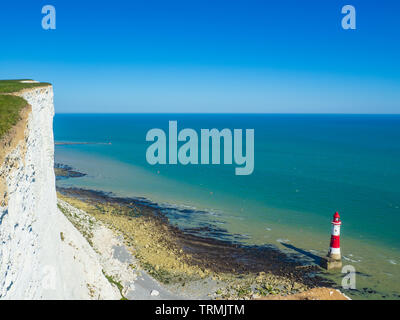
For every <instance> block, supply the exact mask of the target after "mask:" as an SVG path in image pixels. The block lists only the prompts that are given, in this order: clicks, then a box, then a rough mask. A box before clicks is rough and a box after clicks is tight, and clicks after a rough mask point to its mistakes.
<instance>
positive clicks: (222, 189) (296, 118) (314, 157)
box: [54, 114, 400, 298]
mask: <svg viewBox="0 0 400 320" xmlns="http://www.w3.org/2000/svg"><path fill="white" fill-rule="evenodd" d="M169 120H177V121H178V130H180V129H183V128H193V129H195V130H196V131H198V132H199V131H200V129H201V128H209V129H211V128H217V129H223V128H229V129H234V128H240V129H246V128H249V129H254V130H255V169H254V172H253V174H252V175H249V176H236V175H235V170H234V168H235V167H236V165H188V166H183V165H155V166H151V165H149V164H148V163H147V162H146V157H145V155H146V149H147V147H148V146H149V145H150V142H146V141H145V137H146V133H147V131H148V130H150V129H152V128H162V129H164V131H165V132H168V121H169ZM54 132H55V140H56V141H69V142H100V143H104V142H111V144H87V145H68V146H66V145H64V146H57V147H56V161H57V162H61V163H64V164H69V165H71V166H73V167H74V168H75V169H77V170H81V171H83V172H85V173H88V176H86V177H83V178H76V179H69V180H63V181H59V182H58V183H59V184H60V185H63V186H78V187H86V188H92V189H99V190H105V191H112V192H114V193H115V194H118V195H123V196H144V197H147V198H149V199H151V200H152V201H155V202H158V203H164V204H165V206H179V207H180V208H191V209H194V208H196V209H197V210H198V211H197V213H196V211H193V213H192V215H191V216H190V219H188V218H187V215H185V217H184V218H183V217H182V216H181V215H179V214H171V219H172V220H173V222H174V223H177V224H178V225H179V224H180V225H181V226H183V227H185V226H189V225H202V224H203V225H204V224H206V223H207V222H210V223H212V224H214V225H216V226H219V227H220V228H222V229H226V230H227V231H228V232H229V233H230V234H232V235H236V239H240V241H243V242H246V243H251V244H264V243H272V244H275V245H277V246H278V247H281V248H282V249H285V250H288V249H287V247H286V246H284V243H289V244H291V245H292V246H294V247H296V248H299V249H302V250H307V251H309V252H313V253H316V254H319V255H323V254H325V253H326V251H327V249H328V245H329V238H330V221H331V218H332V214H333V212H334V211H339V212H340V214H341V217H342V220H343V227H342V237H341V240H342V251H343V255H344V264H352V265H354V266H355V267H356V270H357V271H359V272H360V275H358V278H357V288H358V289H359V291H358V292H355V291H351V292H349V294H351V295H353V296H357V297H359V296H360V295H361V296H360V297H368V298H371V297H375V298H376V297H378V298H380V297H383V298H399V296H397V294H398V293H400V280H399V279H400V270H399V268H400V237H399V232H398V230H399V227H400V184H399V181H400V164H399V159H400V116H392V115H387V116H386V115H385V116H384V115H379V116H376V115H365V116H360V115H215V114H213V115H205V114H203V115H200V114H191V115H189V114H188V115H181V114H180V115H177V114H173V115H168V114H162V115H156V114H147V115H146V114H140V115H139V114H138V115H61V114H57V115H56V117H55V123H54ZM171 212H172V211H171ZM185 212H186V211H185ZM190 212H192V211H190ZM175 213H176V212H175ZM332 277H333V278H335V279H336V280H337V281H339V282H340V277H339V276H338V275H332ZM367 290H369V293H365V292H366V291H367Z"/></svg>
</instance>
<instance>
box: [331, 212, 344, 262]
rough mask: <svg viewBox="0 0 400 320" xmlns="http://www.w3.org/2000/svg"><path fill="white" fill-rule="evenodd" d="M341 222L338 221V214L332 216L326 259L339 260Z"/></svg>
mask: <svg viewBox="0 0 400 320" xmlns="http://www.w3.org/2000/svg"><path fill="white" fill-rule="evenodd" d="M341 225H342V221H340V216H339V213H338V212H335V214H334V215H333V221H332V234H331V244H330V248H329V253H328V257H329V258H332V259H334V260H341V255H340V226H341Z"/></svg>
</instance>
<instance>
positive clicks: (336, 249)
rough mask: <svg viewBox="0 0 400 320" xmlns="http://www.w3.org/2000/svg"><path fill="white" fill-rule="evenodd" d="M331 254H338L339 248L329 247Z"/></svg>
mask: <svg viewBox="0 0 400 320" xmlns="http://www.w3.org/2000/svg"><path fill="white" fill-rule="evenodd" d="M330 253H331V254H340V248H332V247H331V248H330Z"/></svg>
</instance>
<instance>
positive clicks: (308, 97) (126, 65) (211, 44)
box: [0, 0, 400, 113]
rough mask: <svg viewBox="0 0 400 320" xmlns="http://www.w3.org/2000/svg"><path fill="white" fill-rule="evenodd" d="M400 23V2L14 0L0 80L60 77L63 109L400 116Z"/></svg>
mask: <svg viewBox="0 0 400 320" xmlns="http://www.w3.org/2000/svg"><path fill="white" fill-rule="evenodd" d="M82 2H83V3H82ZM46 4H51V5H54V6H55V8H56V19H57V20H56V21H57V28H56V30H50V31H46V30H43V29H42V28H41V19H42V17H43V15H42V14H41V8H42V6H43V5H46ZM345 4H351V5H353V6H354V7H355V8H356V12H357V29H356V30H343V29H342V28H341V19H342V16H343V15H342V14H341V8H342V6H343V5H345ZM399 16H400V3H399V1H395V0H392V1H390V0H381V1H377V0H376V1H368V0H360V1H353V0H347V1H339V0H328V1H326V0H324V1H322V0H304V1H297V0H291V1H289V0H280V1H267V0H264V1H255V0H246V1H244V0H243V1H235V0H229V1H222V0H212V1H208V0H207V1H206V0H202V1H200V0H190V1H189V0H184V1H176V0H168V1H162V0H159V1H155V0H141V1H136V0H132V1H120V0H114V1H109V2H107V1H76V0H69V1H55V0H46V1H36V0H29V1H28V0H26V1H18V0H15V1H7V3H2V4H1V5H0V32H1V39H2V40H1V44H0V46H1V47H0V78H2V79H10V78H33V79H37V80H40V81H49V82H52V83H53V85H54V90H55V94H56V96H55V102H56V112H60V113H62V112H63V113H64V112H262V113H268V112H274V113H275V112H278V113H288V112H289V113H400V59H399V57H400V19H398V17H399Z"/></svg>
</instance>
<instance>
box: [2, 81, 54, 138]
mask: <svg viewBox="0 0 400 320" xmlns="http://www.w3.org/2000/svg"><path fill="white" fill-rule="evenodd" d="M20 81H21V80H0V139H1V138H2V137H3V135H4V134H5V133H6V132H8V130H10V129H11V128H12V127H13V126H14V125H15V124H16V123H17V122H18V121H19V120H20V115H19V114H20V111H21V110H22V109H23V108H24V107H25V106H26V105H27V102H26V101H25V100H24V99H23V98H21V97H16V96H10V95H4V93H11V92H17V91H20V90H22V89H26V88H34V87H43V86H48V85H50V84H49V83H46V82H40V83H21V82H20Z"/></svg>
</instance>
